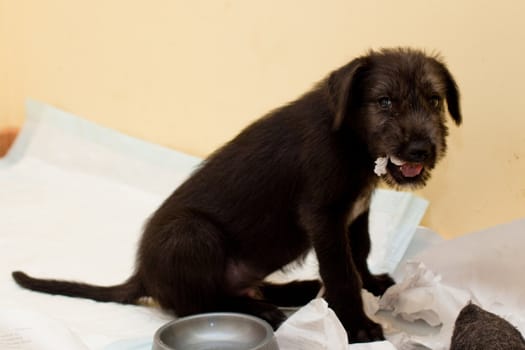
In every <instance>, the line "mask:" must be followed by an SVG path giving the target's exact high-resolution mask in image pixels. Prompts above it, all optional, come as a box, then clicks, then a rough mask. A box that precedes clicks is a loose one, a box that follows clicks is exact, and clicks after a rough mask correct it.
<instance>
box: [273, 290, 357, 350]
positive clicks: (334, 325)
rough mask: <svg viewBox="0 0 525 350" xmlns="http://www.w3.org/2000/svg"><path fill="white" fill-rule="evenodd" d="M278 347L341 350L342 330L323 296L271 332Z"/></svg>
mask: <svg viewBox="0 0 525 350" xmlns="http://www.w3.org/2000/svg"><path fill="white" fill-rule="evenodd" d="M275 337H276V338H277V343H278V344H279V349H280V350H295V349H308V350H343V349H347V348H348V337H347V334H346V331H345V329H344V327H343V325H342V324H341V322H340V321H339V319H338V318H337V316H336V315H335V313H334V311H333V310H332V309H330V308H329V307H328V304H327V303H326V301H325V300H323V299H314V300H312V301H311V302H310V303H308V304H307V305H306V306H304V307H302V308H301V309H299V310H298V311H297V312H296V313H294V314H293V315H292V316H290V318H288V319H287V320H286V321H285V322H284V323H283V324H282V325H281V327H279V329H278V330H277V331H276V332H275Z"/></svg>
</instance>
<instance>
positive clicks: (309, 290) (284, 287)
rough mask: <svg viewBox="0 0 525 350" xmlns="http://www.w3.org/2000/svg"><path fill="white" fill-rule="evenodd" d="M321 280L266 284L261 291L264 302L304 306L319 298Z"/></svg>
mask: <svg viewBox="0 0 525 350" xmlns="http://www.w3.org/2000/svg"><path fill="white" fill-rule="evenodd" d="M321 287H322V283H321V281H320V280H306V281H292V282H289V283H284V284H275V283H270V282H264V283H263V284H262V285H261V286H260V287H259V289H260V291H261V293H262V295H263V298H264V300H267V301H269V302H271V303H273V304H276V305H279V306H289V307H290V306H303V305H305V304H307V303H308V302H310V300H312V299H314V298H315V297H317V295H318V294H319V291H320V290H321Z"/></svg>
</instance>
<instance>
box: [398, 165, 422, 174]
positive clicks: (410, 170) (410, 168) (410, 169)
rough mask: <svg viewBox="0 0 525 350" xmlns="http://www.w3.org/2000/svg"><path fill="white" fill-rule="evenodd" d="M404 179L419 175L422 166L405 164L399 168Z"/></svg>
mask: <svg viewBox="0 0 525 350" xmlns="http://www.w3.org/2000/svg"><path fill="white" fill-rule="evenodd" d="M399 168H400V169H401V172H402V173H403V176H404V177H414V176H418V175H419V174H421V170H423V165H422V164H420V163H405V164H403V165H401V166H400V167H399Z"/></svg>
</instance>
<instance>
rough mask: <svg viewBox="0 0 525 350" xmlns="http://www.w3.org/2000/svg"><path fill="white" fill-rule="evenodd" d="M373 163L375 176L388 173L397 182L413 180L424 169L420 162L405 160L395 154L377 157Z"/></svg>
mask: <svg viewBox="0 0 525 350" xmlns="http://www.w3.org/2000/svg"><path fill="white" fill-rule="evenodd" d="M375 164H376V165H375V168H374V172H375V173H376V174H377V176H381V175H385V174H387V173H390V174H391V175H392V176H393V177H394V178H395V179H396V180H398V181H399V182H406V181H410V180H415V179H416V178H417V177H418V176H420V175H421V174H422V173H423V171H424V169H425V166H424V165H423V164H422V163H415V162H407V161H405V160H402V159H400V158H397V157H396V156H387V157H379V158H377V159H376V161H375Z"/></svg>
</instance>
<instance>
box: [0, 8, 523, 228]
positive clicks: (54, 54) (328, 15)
mask: <svg viewBox="0 0 525 350" xmlns="http://www.w3.org/2000/svg"><path fill="white" fill-rule="evenodd" d="M524 13H525V2H523V1H519V0H516V1H506V0H503V1H475V0H469V1H456V0H446V1H437V0H425V1H422V0H401V1H390V0H373V1H350V0H346V1H342V0H341V1H306V0H302V1H299V0H298V1H283V0H273V1H269V0H267V1H248V0H229V1H227V0H224V1H219V0H208V1H195V0H193V1H189V0H185V1H168V0H152V1H133V0H95V1H73V0H46V1H41V0H0V127H1V126H6V125H20V124H21V123H22V122H23V101H24V99H25V98H27V97H31V98H35V99H39V100H42V101H44V102H47V103H50V104H53V105H56V106H58V107H59V108H62V109H65V110H67V111H70V112H73V113H75V114H78V115H81V116H83V117H85V118H88V119H91V120H93V121H95V122H97V123H100V124H102V125H105V126H108V127H111V128H115V129H118V130H121V131H123V132H125V133H128V134H130V135H133V136H136V137H139V138H143V139H146V140H150V141H154V142H157V143H160V144H163V145H166V146H169V147H173V148H176V149H179V150H183V151H186V152H189V153H192V154H196V155H200V156H205V155H207V154H208V153H209V152H211V151H212V150H213V149H214V148H216V147H218V146H219V145H221V144H222V143H223V142H225V141H227V140H228V139H229V138H231V137H232V136H234V135H235V134H236V133H237V132H238V131H239V130H240V129H241V128H242V127H244V126H245V125H247V124H248V123H250V122H251V121H252V120H254V119H255V118H257V117H259V116H261V115H262V114H263V113H265V112H267V111H268V110H269V109H271V108H273V107H276V106H278V105H280V104H281V103H283V102H286V101H289V100H291V99H293V98H295V97H296V96H297V95H298V94H300V93H302V92H303V91H305V90H306V89H308V88H309V87H310V86H311V85H312V84H313V83H314V82H315V81H317V80H319V79H320V78H322V77H323V76H324V75H325V74H326V73H327V72H329V71H330V70H331V69H333V68H335V67H337V66H338V65H340V64H343V63H344V62H345V61H347V60H349V59H351V58H352V57H353V56H355V55H358V54H361V53H363V52H364V51H365V50H367V49H369V48H377V47H380V46H398V45H411V46H415V47H419V48H424V49H427V50H428V51H432V50H437V51H439V52H441V53H442V54H443V56H444V57H445V59H446V61H447V62H448V64H449V67H450V69H451V70H452V71H453V73H454V74H455V76H456V79H457V81H458V83H459V85H460V88H461V91H462V96H463V113H464V120H465V122H464V126H462V127H461V128H459V129H457V128H456V127H455V126H453V125H452V124H451V131H452V132H451V138H450V142H449V143H450V150H449V155H448V158H447V159H446V160H445V161H444V162H443V163H442V164H441V166H440V167H439V169H438V170H437V171H436V172H435V174H434V177H433V180H432V181H431V183H430V185H429V186H428V187H427V188H426V189H425V190H423V191H421V194H422V195H423V196H425V197H426V198H428V199H429V200H430V201H431V205H430V208H429V210H428V214H427V215H426V217H425V219H424V223H425V224H426V225H427V226H429V227H431V228H434V229H436V230H438V231H439V232H440V233H441V234H443V235H444V236H446V237H451V236H455V235H460V234H463V233H466V232H469V231H471V230H474V229H479V228H483V227H486V226H489V225H494V224H497V223H500V222H505V221H508V220H511V219H514V218H518V217H523V216H525V88H524V87H523V82H524V81H525V64H524V62H525V24H523V14H524Z"/></svg>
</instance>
